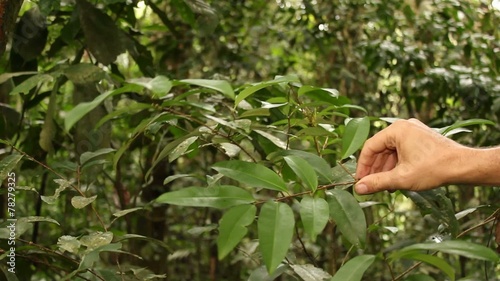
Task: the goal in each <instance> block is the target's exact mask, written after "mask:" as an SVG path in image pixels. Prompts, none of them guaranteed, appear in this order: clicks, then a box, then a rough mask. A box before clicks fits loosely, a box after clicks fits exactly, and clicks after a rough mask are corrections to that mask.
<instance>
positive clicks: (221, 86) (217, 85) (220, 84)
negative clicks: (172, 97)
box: [180, 79, 234, 99]
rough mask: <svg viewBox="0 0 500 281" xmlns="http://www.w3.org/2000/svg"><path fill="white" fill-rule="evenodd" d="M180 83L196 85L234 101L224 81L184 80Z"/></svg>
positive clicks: (229, 88) (230, 90)
mask: <svg viewBox="0 0 500 281" xmlns="http://www.w3.org/2000/svg"><path fill="white" fill-rule="evenodd" d="M180 82H182V83H186V84H190V85H196V86H200V87H204V88H208V89H212V90H216V91H218V92H221V93H222V94H223V95H225V96H226V97H228V98H230V99H234V91H233V88H232V87H231V85H230V84H229V83H228V82H227V81H224V80H208V79H184V80H180Z"/></svg>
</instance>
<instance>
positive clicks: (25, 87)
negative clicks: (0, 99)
mask: <svg viewBox="0 0 500 281" xmlns="http://www.w3.org/2000/svg"><path fill="white" fill-rule="evenodd" d="M53 79H54V77H52V75H49V74H38V75H34V76H31V77H30V78H28V79H26V80H24V81H23V82H22V83H21V84H19V85H17V86H16V87H15V88H14V89H12V91H10V95H18V94H27V93H29V91H31V89H33V88H35V87H36V86H38V85H39V84H40V83H44V82H49V81H52V80H53Z"/></svg>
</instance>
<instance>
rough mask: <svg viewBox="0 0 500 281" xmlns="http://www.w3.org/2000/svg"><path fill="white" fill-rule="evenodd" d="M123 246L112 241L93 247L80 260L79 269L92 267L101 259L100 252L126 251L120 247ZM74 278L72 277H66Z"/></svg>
mask: <svg viewBox="0 0 500 281" xmlns="http://www.w3.org/2000/svg"><path fill="white" fill-rule="evenodd" d="M121 248H122V243H111V244H106V245H103V246H100V247H98V248H95V249H93V250H92V251H90V252H88V253H87V254H85V256H83V258H82V261H81V262H80V266H79V267H78V270H85V269H87V268H91V267H93V266H94V263H96V262H98V261H99V260H100V255H99V254H100V253H102V252H114V253H124V252H123V251H121V250H120V249H121ZM65 280H72V279H65Z"/></svg>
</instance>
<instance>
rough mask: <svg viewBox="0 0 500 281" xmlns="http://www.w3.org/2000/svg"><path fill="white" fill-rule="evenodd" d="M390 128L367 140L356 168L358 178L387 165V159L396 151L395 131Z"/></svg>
mask: <svg viewBox="0 0 500 281" xmlns="http://www.w3.org/2000/svg"><path fill="white" fill-rule="evenodd" d="M391 126H393V125H391ZM391 126H389V127H391ZM388 129H389V128H387V129H385V130H382V131H380V132H378V133H376V134H375V135H374V136H373V137H371V138H370V139H368V140H367V141H366V142H365V144H364V146H363V149H362V150H361V153H360V155H359V159H358V166H357V168H356V177H357V178H358V179H360V178H363V177H365V176H366V175H368V174H370V173H372V172H373V171H375V170H380V168H381V167H384V166H385V160H387V158H388V155H391V154H394V153H395V152H396V151H395V149H396V144H395V141H394V136H393V131H392V130H388ZM392 162H393V161H392Z"/></svg>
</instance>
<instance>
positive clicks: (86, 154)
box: [80, 148, 116, 167]
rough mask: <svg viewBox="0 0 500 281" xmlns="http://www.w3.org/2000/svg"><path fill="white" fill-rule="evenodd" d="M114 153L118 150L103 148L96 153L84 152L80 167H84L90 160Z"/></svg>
mask: <svg viewBox="0 0 500 281" xmlns="http://www.w3.org/2000/svg"><path fill="white" fill-rule="evenodd" d="M114 151H116V150H115V149H113V148H101V149H99V150H96V151H89V152H84V153H82V155H81V156H80V165H81V166H82V167H83V166H85V164H86V163H87V162H89V161H90V160H93V159H94V158H97V157H100V156H102V155H106V154H109V153H111V152H114Z"/></svg>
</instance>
